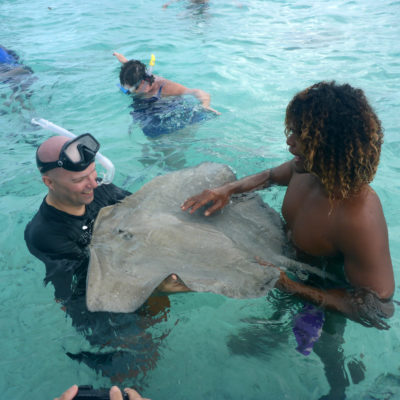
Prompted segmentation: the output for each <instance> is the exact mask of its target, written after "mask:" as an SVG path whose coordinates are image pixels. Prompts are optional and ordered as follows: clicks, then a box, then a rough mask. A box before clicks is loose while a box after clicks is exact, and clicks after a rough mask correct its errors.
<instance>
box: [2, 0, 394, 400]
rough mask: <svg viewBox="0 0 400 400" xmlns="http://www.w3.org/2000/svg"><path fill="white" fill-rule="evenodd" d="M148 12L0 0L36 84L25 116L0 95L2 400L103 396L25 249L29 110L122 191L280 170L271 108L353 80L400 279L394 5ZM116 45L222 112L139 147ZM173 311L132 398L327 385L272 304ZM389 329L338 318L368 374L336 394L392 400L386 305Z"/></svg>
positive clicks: (193, 298)
mask: <svg viewBox="0 0 400 400" xmlns="http://www.w3.org/2000/svg"><path fill="white" fill-rule="evenodd" d="M162 4H163V2H162V1H145V0H136V1H127V0H124V1H122V0H114V1H112V2H111V1H106V0H96V1H92V0H87V1H86V2H76V1H73V0H59V1H54V0H47V1H44V0H32V1H22V0H8V1H7V0H2V1H1V3H0V21H1V29H0V44H2V45H3V46H5V47H8V48H11V49H13V50H15V51H16V52H17V53H18V54H19V55H20V56H21V58H22V59H23V60H24V62H25V63H26V64H27V65H29V66H30V67H31V68H32V69H33V70H34V72H35V76H36V77H37V80H36V81H35V82H34V83H33V85H32V87H31V89H32V92H33V94H32V96H31V97H30V98H29V99H25V101H24V103H23V105H21V104H19V103H15V102H14V103H12V104H11V105H8V104H7V101H9V100H10V98H11V91H10V89H9V87H7V85H0V128H1V139H0V150H1V154H2V156H1V158H0V182H1V185H0V195H1V203H0V224H1V227H2V229H1V232H0V242H1V252H0V285H1V286H0V293H1V294H0V304H1V306H0V326H1V333H2V340H1V344H0V351H1V359H0V365H1V374H0V389H1V392H2V397H3V398H9V399H25V398H29V399H46V398H48V399H50V398H53V397H55V396H56V395H58V394H60V393H61V392H62V391H63V390H64V389H65V388H67V387H69V386H70V385H72V384H73V383H78V384H87V383H91V384H93V385H94V386H95V387H99V386H106V387H108V386H110V380H109V379H108V378H106V377H103V376H101V374H97V373H96V372H95V371H94V370H92V369H90V368H89V367H87V366H86V365H85V364H78V363H77V362H76V361H72V360H71V359H69V358H68V357H67V356H66V355H65V353H66V352H67V351H69V352H78V351H80V350H82V349H83V350H90V346H89V344H88V343H87V342H86V340H85V338H84V337H83V336H82V335H80V334H78V333H77V332H76V331H75V329H74V328H73V327H72V326H71V322H70V320H69V319H66V318H65V315H64V312H63V311H62V310H61V309H60V306H59V305H58V304H56V303H55V302H54V300H53V289H52V287H51V286H48V287H46V288H44V287H43V284H42V280H43V277H44V267H43V265H42V264H41V262H39V261H38V260H36V259H34V258H33V257H32V256H31V255H30V254H29V253H28V251H27V249H26V248H25V243H24V240H23V230H24V227H25V225H26V223H27V222H28V221H29V220H30V218H31V217H32V215H33V214H34V213H35V211H36V210H37V208H38V206H39V204H40V202H41V200H42V198H43V196H44V194H45V187H44V186H43V184H42V183H41V181H40V177H39V175H38V173H37V171H36V168H35V165H34V151H35V148H36V145H37V144H38V143H40V142H41V141H43V140H44V139H45V138H46V137H48V135H49V133H48V132H46V131H43V130H36V129H34V128H33V127H32V126H31V124H30V122H29V121H30V119H31V118H32V117H42V118H46V119H48V120H50V121H52V122H54V123H56V124H58V125H61V126H63V127H65V128H67V129H69V130H71V131H73V132H75V133H77V134H79V133H84V132H91V133H92V134H94V135H95V136H96V137H97V138H98V139H99V140H100V141H101V144H102V153H103V154H104V155H106V156H108V157H109V158H110V159H112V160H113V162H114V164H115V166H116V170H117V173H116V178H115V183H116V184H118V185H120V186H123V187H125V188H127V189H129V190H131V191H135V190H137V189H138V188H140V187H141V186H142V185H143V183H145V182H147V181H149V180H150V179H152V178H153V177H155V176H157V175H159V174H163V173H165V172H168V171H171V170H175V169H177V168H181V167H183V166H193V165H196V164H198V163H200V162H202V161H216V162H220V163H226V164H228V165H230V166H231V167H232V168H233V169H234V171H235V172H236V173H237V175H238V177H242V176H245V175H247V174H250V173H255V172H257V171H260V170H261V169H265V168H268V167H271V166H273V165H276V164H277V163H281V162H284V161H286V160H288V159H289V153H288V152H287V148H286V145H285V138H284V134H283V119H284V113H285V107H286V105H287V103H288V102H289V100H290V99H291V98H292V96H293V95H294V94H295V93H296V92H297V91H299V90H301V89H303V88H305V87H307V86H309V85H310V84H312V83H314V82H316V81H319V80H332V79H335V80H337V81H338V82H348V83H350V84H352V85H353V86H356V87H361V88H363V89H364V90H365V92H366V94H367V96H368V98H369V99H370V101H371V103H372V105H373V106H374V108H375V109H376V111H377V113H378V115H379V117H380V119H381V120H382V123H383V126H384V127H385V144H384V147H383V154H382V161H381V164H380V168H379V171H378V174H377V176H376V179H375V180H374V182H373V187H374V189H375V190H376V191H377V192H378V194H379V195H380V198H381V200H382V203H383V208H384V212H385V215H386V218H387V221H388V227H389V235H390V249H391V254H392V259H393V265H394V269H395V274H396V278H397V282H399V281H400V276H399V274H400V272H399V267H398V265H399V261H400V235H399V234H400V214H399V212H398V202H399V198H400V187H399V184H398V175H399V171H400V161H399V159H398V154H399V151H400V139H399V134H398V128H399V126H400V113H399V105H400V44H399V43H400V42H399V37H400V24H399V20H400V2H399V1H394V0H393V1H386V0H383V1H380V2H376V1H371V0H356V1H344V0H341V1H334V0H329V1H328V0H326V1H311V0H303V1H300V0H299V1H296V0H293V1H279V0H275V1H266V0H265V1H261V0H258V1H256V0H249V1H245V0H243V1H225V2H218V1H213V0H210V2H209V5H208V6H198V5H197V6H195V5H191V4H190V2H187V1H180V2H176V3H173V4H171V6H170V7H169V8H167V9H163V8H162ZM114 50H115V51H118V52H121V53H123V54H125V55H126V56H127V57H128V58H129V57H135V58H138V59H141V60H143V61H144V62H148V60H149V58H150V54H151V53H154V54H155V55H156V66H155V69H154V72H155V73H156V74H159V75H161V76H164V77H166V78H169V79H171V80H174V81H177V82H179V83H182V84H184V85H186V86H188V87H197V88H201V89H204V90H206V91H208V92H209V93H211V95H212V106H213V107H214V108H216V109H217V110H219V111H220V112H221V113H222V115H221V116H220V117H218V118H215V119H213V120H211V121H207V122H206V123H204V124H201V125H198V126H193V127H190V128H188V129H185V130H184V131H182V132H179V133H177V134H173V135H170V136H167V137H162V138H159V139H157V140H150V139H148V138H146V137H145V136H144V135H143V133H142V132H141V131H140V129H139V128H138V127H136V126H133V125H132V122H131V117H130V115H129V111H130V109H129V105H130V102H129V99H128V98H127V97H126V96H124V95H123V94H122V93H121V92H120V91H118V89H117V88H116V86H115V84H116V83H117V82H118V70H119V65H118V62H117V60H116V59H115V58H114V57H113V56H112V52H113V51H114ZM283 194H284V190H282V189H277V188H273V189H271V190H270V191H266V192H265V193H263V197H264V199H265V201H267V202H268V203H270V204H271V205H272V206H273V207H274V208H276V209H277V210H279V207H280V204H281V200H282V197H283ZM397 286H398V285H397ZM395 299H397V300H399V295H398V293H396V295H395ZM170 301H171V307H170V309H169V310H168V314H167V318H166V319H164V320H161V321H159V322H158V323H155V324H154V325H153V326H152V327H151V328H149V329H148V333H149V334H151V335H152V336H153V338H154V340H155V341H156V342H157V343H159V345H158V354H159V359H158V361H157V363H156V365H155V366H154V368H153V369H151V370H149V371H148V372H147V374H146V375H143V376H139V377H138V378H137V379H130V380H127V381H125V382H124V384H126V385H132V386H136V387H137V386H138V385H139V383H140V387H141V390H142V392H143V394H144V395H145V396H146V397H151V398H152V399H153V400H163V399H168V398H174V399H205V398H208V399H242V398H246V399H257V400H258V399H318V398H319V397H320V396H322V395H323V394H325V393H327V392H328V389H329V388H328V383H327V380H326V377H325V374H324V371H323V365H322V363H321V361H320V359H319V358H318V357H317V356H316V354H315V353H312V354H311V355H310V356H308V357H304V356H302V355H301V354H299V353H298V352H296V351H295V347H296V344H295V339H294V336H293V334H292V333H291V321H292V320H291V314H292V313H293V312H294V311H296V310H297V309H296V308H295V307H296V306H295V303H293V302H292V303H290V304H291V305H288V311H287V313H286V314H285V315H284V316H281V317H280V318H279V319H278V320H276V319H274V318H272V315H273V313H274V310H275V308H274V307H275V305H274V304H271V301H270V299H265V298H261V299H254V300H233V299H228V298H224V297H222V296H216V295H211V294H185V295H175V296H171V297H170ZM286 301H287V299H286ZM390 323H391V326H392V328H391V329H390V330H389V331H377V330H374V329H367V328H364V327H362V326H360V325H358V324H355V323H353V322H351V321H349V322H348V323H347V325H346V329H345V333H344V343H343V346H342V347H343V352H344V353H343V354H344V357H345V360H346V363H345V368H346V371H347V372H348V367H347V362H348V361H351V360H353V359H357V360H360V359H361V360H362V362H363V363H364V365H365V379H364V380H363V381H361V382H360V383H359V384H354V383H351V384H350V386H349V388H348V389H347V391H346V394H347V398H349V399H395V398H399V396H400V370H399V369H400V364H399V361H398V357H397V353H398V351H399V348H400V340H399V327H400V317H399V313H398V312H397V313H396V314H395V316H394V317H393V318H392V319H391V321H390ZM163 336H165V337H163ZM161 337H163V339H162V340H161V339H159V338H161ZM233 343H234V344H235V345H233Z"/></svg>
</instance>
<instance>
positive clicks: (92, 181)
mask: <svg viewBox="0 0 400 400" xmlns="http://www.w3.org/2000/svg"><path fill="white" fill-rule="evenodd" d="M43 178H45V177H43ZM96 178H97V172H96V166H95V163H94V162H93V163H92V164H90V165H89V166H88V167H87V168H86V169H85V170H83V171H79V172H74V171H67V170H65V169H63V168H55V169H54V170H51V171H49V174H48V177H47V182H46V180H45V179H43V181H44V183H45V184H46V185H47V186H48V187H49V188H50V189H51V190H52V195H53V196H54V197H55V198H56V199H57V201H58V202H60V203H61V204H64V205H67V206H69V207H81V206H83V205H88V204H90V203H91V202H92V201H93V199H94V193H93V189H95V188H96V187H97V186H98V183H97V181H96Z"/></svg>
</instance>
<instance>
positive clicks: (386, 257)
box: [182, 82, 395, 329]
mask: <svg viewBox="0 0 400 400" xmlns="http://www.w3.org/2000/svg"><path fill="white" fill-rule="evenodd" d="M285 133H286V136H287V144H288V146H289V151H290V153H292V154H293V156H294V158H293V159H292V160H291V161H288V162H286V163H284V164H282V165H280V166H278V167H276V168H273V169H270V170H266V171H263V172H261V173H258V174H255V175H252V176H249V177H246V178H243V179H241V180H238V181H235V182H232V183H228V184H226V185H224V186H221V187H218V188H215V189H212V190H205V191H203V192H202V193H201V194H199V195H196V196H193V197H191V198H190V199H188V200H186V202H185V203H184V204H183V205H182V210H184V211H185V210H189V209H190V213H193V212H194V211H196V210H197V209H198V208H200V207H202V206H204V205H206V204H207V203H209V202H212V203H213V205H212V206H211V207H209V208H208V209H207V210H206V211H205V215H206V216H208V215H210V214H212V213H213V212H215V211H216V210H219V209H221V208H223V207H224V206H225V205H226V204H228V202H229V199H230V196H231V195H232V194H234V193H243V192H246V191H252V190H259V189H264V188H266V187H269V186H270V185H273V184H276V185H283V186H287V191H286V194H285V198H284V201H283V205H282V215H283V218H284V220H285V226H286V229H287V234H288V237H289V238H290V240H291V242H292V243H293V245H294V247H295V249H296V250H297V254H298V256H299V258H300V259H302V260H306V261H308V262H309V263H312V264H315V265H318V264H319V265H321V263H320V261H321V258H322V259H323V260H324V268H328V269H329V268H330V269H332V270H333V272H334V273H336V275H340V276H341V277H343V278H344V281H345V282H346V285H344V286H343V287H335V288H323V287H322V288H321V287H315V286H312V285H310V284H307V283H308V282H307V283H304V282H298V281H295V280H293V279H290V278H289V277H288V276H287V274H286V273H285V272H284V271H281V273H280V279H279V280H278V282H277V285H276V286H277V287H278V288H279V289H282V290H284V291H287V292H290V293H293V294H296V295H298V296H300V297H301V298H303V299H306V300H308V301H311V302H313V303H315V304H317V305H318V306H322V307H324V308H327V309H331V310H335V311H339V312H341V313H343V314H345V315H346V316H348V317H349V318H351V319H354V320H356V321H358V322H360V323H362V324H364V325H368V326H371V325H373V326H376V327H378V328H381V329H387V328H388V325H387V323H386V322H385V321H384V320H383V319H382V318H388V317H390V316H391V315H392V314H393V304H392V302H391V301H390V300H391V298H392V296H393V292H394V288H395V284H394V276H393V267H392V262H391V257H390V252H389V244H388V231H387V226H386V221H385V217H384V215H383V210H382V206H381V203H380V200H379V198H378V195H377V194H376V193H375V191H374V190H373V189H372V188H371V187H370V186H369V183H370V182H371V181H372V180H373V178H374V175H375V173H376V170H377V167H378V163H379V156H380V151H381V145H382V137H383V134H382V128H381V123H380V121H379V119H378V117H377V116H376V114H375V112H374V111H373V109H372V108H371V106H370V105H369V103H368V101H367V99H366V97H365V95H364V93H363V91H362V90H361V89H355V88H353V87H351V86H350V85H348V84H344V85H338V84H336V83H335V82H320V83H317V84H315V85H313V86H311V87H309V88H307V89H305V90H303V91H301V92H300V93H298V94H296V95H295V96H294V98H293V99H292V100H291V102H290V103H289V105H288V107H287V110H286V119H285ZM265 264H266V265H267V266H270V267H274V266H272V265H271V264H269V263H265ZM331 272H332V271H331Z"/></svg>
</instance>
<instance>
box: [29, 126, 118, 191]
mask: <svg viewBox="0 0 400 400" xmlns="http://www.w3.org/2000/svg"><path fill="white" fill-rule="evenodd" d="M31 123H32V124H34V125H39V126H40V127H42V128H43V129H47V130H49V131H52V132H55V133H57V134H59V135H61V136H67V137H69V138H71V139H72V140H70V141H68V142H66V143H65V144H64V146H63V148H62V149H61V152H60V156H59V159H58V160H57V161H53V162H51V163H45V162H42V161H40V160H38V157H37V153H36V163H37V166H38V168H39V170H40V171H41V172H42V173H43V172H45V171H49V170H50V169H52V168H61V167H62V168H64V169H69V168H71V166H72V168H82V169H75V170H73V169H69V170H71V171H83V170H84V169H85V168H87V167H88V166H89V165H90V164H91V163H92V162H93V161H95V160H96V161H97V162H98V163H99V164H100V165H101V166H102V167H103V168H104V169H105V170H106V172H105V173H103V174H102V180H101V182H98V183H99V185H100V184H109V183H111V182H112V180H113V179H114V175H115V167H114V164H113V163H112V162H111V161H110V160H109V159H108V158H107V157H105V156H103V155H102V154H101V153H99V152H98V150H99V147H100V144H99V142H98V141H97V140H96V139H95V138H94V137H93V136H92V135H91V134H90V133H86V134H84V135H81V136H78V137H77V136H76V135H74V134H73V133H72V132H70V131H68V130H66V129H64V128H62V127H61V126H58V125H56V124H53V123H52V122H50V121H47V120H46V119H43V118H39V119H35V118H32V120H31ZM83 136H85V138H84V139H81V138H82V137H83ZM75 139H76V141H75ZM78 139H81V140H78ZM96 146H98V147H96ZM67 147H68V149H67ZM63 150H64V157H63V158H62V157H61V156H62V153H63ZM68 158H69V160H68ZM59 162H61V163H62V166H60V165H59ZM65 162H66V164H65ZM48 164H53V165H54V164H57V165H54V166H52V167H50V166H49V165H48ZM85 164H87V165H86V167H84V165H85ZM65 165H66V166H65ZM83 167H84V168H83ZM42 168H44V169H45V170H43V169H42Z"/></svg>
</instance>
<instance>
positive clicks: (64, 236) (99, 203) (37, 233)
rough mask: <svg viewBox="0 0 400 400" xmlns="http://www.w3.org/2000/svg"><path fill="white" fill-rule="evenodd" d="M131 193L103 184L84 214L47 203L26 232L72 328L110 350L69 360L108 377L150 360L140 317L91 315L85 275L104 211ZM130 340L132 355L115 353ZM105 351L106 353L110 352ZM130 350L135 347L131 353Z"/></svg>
mask: <svg viewBox="0 0 400 400" xmlns="http://www.w3.org/2000/svg"><path fill="white" fill-rule="evenodd" d="M129 194H130V193H129V192H127V191H125V190H122V189H120V188H118V187H117V186H115V185H113V184H110V185H101V186H98V187H97V188H96V189H94V200H93V202H92V203H90V204H89V205H87V206H86V211H85V214H84V215H82V216H74V215H70V214H67V213H65V212H62V211H60V210H57V209H56V208H54V207H52V206H50V205H48V204H47V203H46V201H45V200H43V202H42V204H41V206H40V209H39V211H38V212H37V214H36V215H35V216H34V217H33V219H32V220H31V221H30V222H29V223H28V225H27V226H26V229H25V241H26V244H27V246H28V249H29V251H30V252H31V253H32V254H33V255H34V256H36V257H37V258H39V259H40V260H41V261H43V262H44V264H45V266H46V277H45V283H46V284H47V283H48V282H51V283H52V284H53V285H54V288H55V297H56V299H57V300H58V301H60V302H61V303H62V305H63V306H64V308H65V310H66V312H67V314H68V315H69V316H70V317H71V318H72V324H73V326H74V327H75V328H76V329H77V330H78V331H80V332H83V333H84V334H85V337H86V338H87V340H88V341H89V342H90V343H91V345H92V346H97V347H99V348H102V347H103V346H104V345H107V347H109V349H110V351H109V352H107V351H105V350H102V352H101V353H96V352H93V353H88V352H81V353H79V354H70V353H67V354H68V355H69V356H70V357H71V358H74V359H78V360H79V361H84V362H86V363H87V364H88V365H89V366H91V367H93V368H95V369H96V370H101V371H102V372H103V374H105V375H107V376H115V375H116V374H122V375H124V374H129V372H130V371H131V370H133V369H135V368H136V371H137V370H140V369H142V370H143V369H144V368H146V365H145V364H146V362H148V360H149V358H151V357H152V356H154V355H152V354H151V348H152V347H154V345H153V346H151V345H150V344H149V340H148V338H147V339H146V338H145V337H144V335H143V327H141V326H140V323H141V321H142V319H143V318H141V317H140V316H138V315H137V314H133V313H129V314H122V313H107V312H95V313H93V312H90V311H88V309H87V307H86V296H85V294H86V275H87V269H88V264H89V258H90V252H89V248H88V245H89V243H90V240H91V237H92V229H93V224H94V221H95V218H96V217H97V214H98V213H99V211H100V209H101V208H102V207H105V206H108V205H112V204H115V203H117V202H118V201H119V200H122V199H123V198H124V197H126V196H127V195H129ZM127 341H129V344H130V346H129V347H130V348H129V352H125V351H115V350H113V349H115V348H117V347H119V346H120V345H121V344H122V345H125V347H126V342H127ZM107 347H106V349H107ZM131 347H132V348H131Z"/></svg>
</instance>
